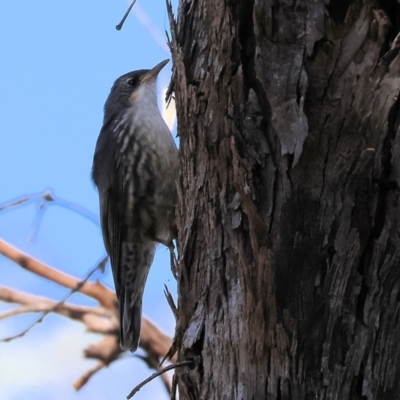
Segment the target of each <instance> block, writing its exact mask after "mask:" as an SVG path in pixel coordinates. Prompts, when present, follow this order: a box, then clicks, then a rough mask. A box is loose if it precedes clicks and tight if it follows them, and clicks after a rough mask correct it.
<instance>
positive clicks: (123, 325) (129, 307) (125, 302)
mask: <svg viewBox="0 0 400 400" xmlns="http://www.w3.org/2000/svg"><path fill="white" fill-rule="evenodd" d="M127 247H128V248H129V249H126V250H127V253H128V254H129V253H130V254H131V257H129V256H128V257H126V258H125V260H129V259H130V261H129V262H126V263H123V264H122V265H121V267H122V270H123V271H124V272H123V274H124V275H125V279H124V280H123V281H122V282H121V283H120V293H119V296H118V298H119V299H118V300H119V313H120V345H121V349H122V350H129V351H131V352H134V351H135V350H136V349H137V347H138V345H139V338H140V328H141V321H142V297H143V291H144V286H145V283H146V280H147V275H148V273H149V270H150V266H151V263H152V262H153V258H154V252H155V244H154V243H153V242H151V243H145V244H143V243H142V244H141V246H134V245H133V244H129V245H128V246H127ZM138 247H140V249H139V248H138Z"/></svg>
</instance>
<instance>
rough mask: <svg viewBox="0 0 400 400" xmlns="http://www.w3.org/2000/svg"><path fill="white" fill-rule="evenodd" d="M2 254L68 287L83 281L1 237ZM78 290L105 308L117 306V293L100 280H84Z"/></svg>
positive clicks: (43, 276) (35, 272) (0, 251)
mask: <svg viewBox="0 0 400 400" xmlns="http://www.w3.org/2000/svg"><path fill="white" fill-rule="evenodd" d="M0 254H2V255H4V256H5V257H7V258H9V259H10V260H12V261H14V262H15V263H17V264H18V265H20V266H21V267H22V268H25V269H26V270H28V271H30V272H32V273H34V274H36V275H39V276H41V277H42V278H45V279H48V280H50V281H52V282H55V283H58V284H59V285H61V286H64V287H66V288H69V289H75V288H76V287H77V286H78V285H79V283H80V282H81V281H80V280H79V279H77V278H74V277H72V276H70V275H67V274H65V273H63V272H60V271H57V270H56V269H54V268H51V267H50V266H48V265H46V264H44V263H42V262H40V261H38V260H35V259H34V258H32V257H30V256H28V255H26V254H25V253H22V252H21V251H20V250H18V249H16V248H15V247H13V246H11V245H10V244H8V243H6V242H5V241H3V240H1V239H0ZM78 291H79V292H80V293H83V294H85V295H86V296H89V297H92V298H94V299H96V300H97V301H98V302H99V303H100V304H101V305H102V306H103V307H105V308H108V309H110V310H112V309H114V308H116V304H117V298H116V296H115V293H114V292H112V291H111V290H110V289H108V288H106V287H105V286H103V285H102V284H101V283H100V282H94V283H90V282H84V284H83V285H82V286H81V287H79V290H78Z"/></svg>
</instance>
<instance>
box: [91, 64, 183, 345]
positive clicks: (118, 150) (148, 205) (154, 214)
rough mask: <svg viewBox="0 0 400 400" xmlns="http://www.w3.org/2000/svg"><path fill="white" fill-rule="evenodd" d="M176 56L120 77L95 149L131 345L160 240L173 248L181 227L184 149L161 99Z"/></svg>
mask: <svg viewBox="0 0 400 400" xmlns="http://www.w3.org/2000/svg"><path fill="white" fill-rule="evenodd" d="M168 61H169V60H164V61H162V62H160V63H159V64H157V65H156V66H155V67H154V68H152V69H149V70H137V71H132V72H129V73H127V74H125V75H122V76H121V77H119V78H118V79H117V80H116V81H115V83H114V85H113V86H112V88H111V91H110V94H109V96H108V98H107V100H106V102H105V105H104V119H103V126H102V128H101V130H100V134H99V137H98V139H97V143H96V147H95V152H94V156H93V167H92V179H93V182H94V184H95V186H96V187H97V189H98V193H99V203H100V220H101V230H102V235H103V240H104V245H105V248H106V250H107V253H108V255H109V257H110V263H111V269H112V273H113V278H114V284H115V290H116V295H117V298H118V303H119V317H120V328H119V333H120V335H119V336H120V347H121V349H122V350H129V351H131V352H134V351H135V350H136V349H137V347H138V344H139V338H140V328H141V314H142V297H143V291H144V287H145V284H146V280H147V276H148V273H149V270H150V267H151V264H152V261H153V258H154V253H155V250H156V246H157V244H159V243H163V244H166V245H167V246H169V247H170V246H171V245H172V240H173V239H174V232H176V229H175V228H174V227H175V222H174V221H175V211H174V210H175V204H176V202H177V189H176V181H177V179H178V170H179V159H178V150H177V146H176V144H175V142H174V139H173V137H172V135H171V132H170V130H169V128H168V127H167V125H166V123H165V122H164V120H163V118H162V116H161V114H160V111H159V109H158V105H157V76H158V73H159V72H160V71H161V69H162V68H163V67H164V66H165V65H166V64H167V63H168Z"/></svg>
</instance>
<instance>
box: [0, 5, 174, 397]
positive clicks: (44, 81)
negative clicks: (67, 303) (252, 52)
mask: <svg viewBox="0 0 400 400" xmlns="http://www.w3.org/2000/svg"><path fill="white" fill-rule="evenodd" d="M127 6H128V2H127V1H125V0H113V1H111V0H103V1H95V0H85V1H77V0H72V1H53V2H50V1H43V0H38V1H34V2H33V1H27V0H24V1H18V2H13V1H9V2H4V3H3V4H2V7H1V8H2V10H1V13H0V65H1V73H0V88H1V90H0V116H1V132H0V137H1V142H0V170H1V171H2V172H1V174H0V204H4V203H7V202H8V201H10V200H13V199H17V198H19V197H21V196H24V195H29V194H33V193H40V192H44V191H45V190H52V191H53V192H54V193H55V194H56V195H57V196H58V197H60V198H63V199H65V200H68V201H69V202H72V203H76V204H79V205H80V206H82V207H85V208H86V209H88V210H89V211H90V212H92V213H94V214H96V215H98V197H97V192H96V190H95V188H94V186H93V184H92V182H91V180H90V170H91V164H92V156H93V151H94V146H95V143H96V139H97V136H98V133H99V130H100V128H101V123H102V118H103V105H104V102H105V99H106V97H107V95H108V93H109V90H110V88H111V85H112V83H113V82H114V80H115V79H116V78H117V77H118V76H119V75H122V74H124V73H126V72H128V71H131V70H135V69H142V68H151V67H153V66H154V65H156V64H157V63H158V62H160V61H162V60H164V59H166V58H170V56H169V54H168V52H167V50H166V47H165V46H163V45H162V41H163V40H164V41H165V35H164V31H165V30H168V17H167V13H166V9H165V1H164V0H152V1H140V0H138V6H139V7H138V8H137V10H136V13H139V12H140V10H143V12H144V13H145V15H147V16H148V18H149V21H150V24H153V25H154V27H157V29H158V36H157V37H155V36H154V31H153V34H151V33H150V32H149V28H148V25H147V28H146V27H144V26H143V25H142V24H141V23H140V22H139V20H138V18H137V17H135V15H134V14H133V13H132V14H131V15H130V16H129V17H128V20H127V21H126V23H125V26H124V28H123V29H122V30H121V31H116V30H115V25H116V24H117V23H118V22H119V20H120V19H121V17H122V16H123V14H124V13H125V11H126V8H127ZM141 19H142V22H143V14H142V17H141ZM148 24H149V23H148ZM170 66H171V65H170V64H168V65H167V66H166V67H165V68H164V71H162V73H161V74H160V79H159V87H160V89H161V88H162V87H165V86H166V85H167V84H168V82H169V76H170V70H171V68H170ZM39 206H40V202H35V203H31V204H29V205H25V206H22V207H18V208H15V209H12V210H8V211H3V212H1V213H0V238H1V239H4V240H6V241H8V242H9V243H11V244H12V245H14V246H16V247H18V248H19V249H21V250H22V251H24V252H26V253H28V254H30V255H32V256H34V257H36V258H38V259H39V260H41V261H43V262H45V263H47V264H49V265H51V266H54V267H56V268H58V269H60V270H62V271H65V272H67V273H69V274H72V275H74V276H77V277H80V278H83V277H84V276H85V275H86V273H87V272H88V270H90V269H91V268H92V267H93V266H94V265H95V263H96V262H97V261H98V260H99V259H100V258H101V257H102V255H103V254H104V247H103V242H102V238H101V233H100V229H99V227H98V226H97V225H96V224H93V223H92V222H90V221H89V220H87V219H84V218H82V216H80V215H77V214H74V213H72V212H71V211H69V210H66V209H63V208H60V207H58V206H57V205H50V206H49V207H48V208H47V210H46V213H45V214H44V216H43V218H42V220H41V223H40V226H39V229H38V230H37V231H36V233H35V235H34V240H33V241H31V240H30V239H29V238H30V236H31V234H32V232H33V231H34V228H35V226H36V225H37V224H35V217H36V215H37V211H38V208H39ZM0 271H1V274H0V286H10V287H14V288H17V289H20V290H23V291H27V292H30V293H34V294H38V295H41V296H48V297H50V298H53V299H61V298H62V297H63V296H64V295H65V294H66V293H67V290H66V289H63V288H60V287H58V286H56V285H55V284H52V283H50V282H45V281H43V280H42V279H40V278H38V277H36V276H34V275H31V274H29V273H27V272H25V271H23V270H22V269H21V268H20V267H18V266H16V265H14V264H13V263H11V262H10V261H8V260H6V259H5V258H3V257H1V256H0ZM96 278H98V279H100V280H101V281H102V282H103V283H104V284H106V285H108V286H110V287H113V283H112V278H111V273H110V270H109V268H108V269H107V271H106V272H105V273H104V274H100V273H97V275H96ZM164 284H167V285H168V286H169V288H170V290H171V291H172V292H175V291H176V285H175V282H174V279H173V278H172V275H171V272H170V267H169V255H168V251H167V250H166V249H164V248H160V249H159V250H158V253H157V257H156V261H155V263H154V265H153V268H152V270H151V272H150V276H149V280H148V284H147V287H146V293H145V297H144V313H145V315H146V316H148V317H150V319H152V320H153V321H155V322H156V323H157V324H158V325H159V326H160V327H161V328H162V329H163V330H165V331H166V332H167V333H169V334H171V335H172V334H173V329H174V321H173V317H172V313H171V311H170V309H169V307H168V305H167V303H166V300H165V298H164V295H163V286H164ZM71 302H74V303H80V304H93V303H91V302H90V301H89V300H88V299H86V298H84V297H83V296H81V295H79V294H76V295H74V296H73V298H72V300H71ZM7 307H9V305H7V304H6V305H4V304H1V303H0V311H2V310H4V309H6V308H7ZM34 319H35V316H21V317H17V318H14V319H12V320H6V321H0V337H4V336H7V335H11V334H15V333H18V332H19V331H20V330H21V329H23V328H24V327H26V326H27V325H28V324H29V322H31V321H33V320H34ZM98 339H99V338H98V337H96V336H95V335H92V334H87V333H85V331H84V326H83V325H81V324H79V323H74V322H71V321H69V320H66V319H63V318H61V317H58V316H49V317H48V318H47V319H46V320H45V321H44V322H43V323H42V324H40V325H38V326H36V327H35V328H34V329H33V330H32V331H31V332H30V333H29V334H28V335H26V336H25V337H23V338H21V339H17V340H14V341H13V342H11V343H0V393H1V398H2V400H19V399H26V398H29V399H41V400H46V399H49V400H50V399H55V398H56V399H58V400H64V399H69V400H73V399H92V398H96V399H97V400H103V399H104V400H105V399H124V398H125V396H126V395H127V393H129V391H130V390H131V389H132V388H133V386H135V385H136V384H137V383H138V382H139V381H140V380H142V379H144V378H145V377H147V376H148V375H149V374H150V373H151V372H152V371H149V370H148V369H147V367H146V366H144V364H143V363H142V362H141V361H140V360H138V359H136V358H135V357H133V356H127V357H125V358H124V359H123V360H121V361H118V362H116V363H113V364H112V365H111V366H110V368H108V369H105V370H102V371H100V372H99V373H98V374H96V375H95V376H94V378H93V379H92V380H91V381H90V382H89V383H88V384H87V385H86V386H85V387H84V388H83V389H82V390H81V391H80V392H75V391H74V390H73V389H72V387H71V384H72V382H73V381H74V380H75V379H77V378H78V377H79V376H80V375H81V374H82V373H84V372H85V371H86V370H87V369H89V368H91V367H92V366H94V364H95V362H93V361H90V360H85V359H83V357H82V351H83V349H84V347H85V345H87V344H89V343H92V342H93V343H94V342H96V341H97V340H98ZM27 396H28V397H27ZM135 398H137V399H148V398H157V399H161V400H162V399H163V398H165V399H166V398H167V396H166V395H165V392H164V388H163V386H162V384H161V383H160V382H159V381H158V382H157V381H153V383H151V384H150V385H147V386H146V387H145V388H143V389H142V390H141V391H140V393H139V394H138V395H137V396H136V397H135Z"/></svg>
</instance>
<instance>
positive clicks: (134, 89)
mask: <svg viewBox="0 0 400 400" xmlns="http://www.w3.org/2000/svg"><path fill="white" fill-rule="evenodd" d="M168 62H169V60H164V61H161V62H160V63H159V64H157V65H156V66H155V67H154V68H152V69H141V70H138V71H132V72H128V73H127V74H125V75H122V76H120V77H119V78H118V79H117V80H116V81H115V82H114V85H113V87H112V88H111V92H110V94H109V96H108V98H107V101H106V104H105V105H104V117H105V118H106V117H107V116H108V115H111V114H115V113H119V112H121V111H124V110H126V109H128V108H131V107H135V105H137V104H138V103H142V102H144V103H146V104H152V103H154V105H155V106H157V76H158V74H159V72H160V71H161V70H162V69H163V67H164V66H165V65H166V64H167V63H168Z"/></svg>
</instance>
